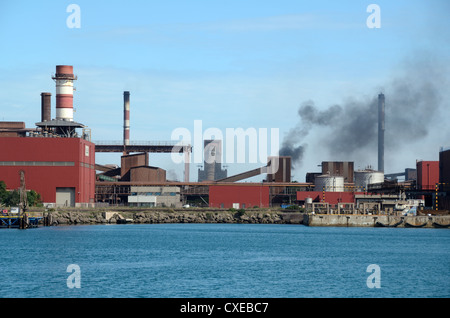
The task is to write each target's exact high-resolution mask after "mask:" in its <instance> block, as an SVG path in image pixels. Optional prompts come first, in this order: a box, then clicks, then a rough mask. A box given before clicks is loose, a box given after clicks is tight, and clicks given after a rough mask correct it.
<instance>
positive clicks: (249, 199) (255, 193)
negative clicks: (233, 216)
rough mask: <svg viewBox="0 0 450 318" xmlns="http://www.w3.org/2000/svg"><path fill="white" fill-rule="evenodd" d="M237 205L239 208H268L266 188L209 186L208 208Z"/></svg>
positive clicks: (227, 207)
mask: <svg viewBox="0 0 450 318" xmlns="http://www.w3.org/2000/svg"><path fill="white" fill-rule="evenodd" d="M233 203H239V208H244V205H245V208H252V207H254V206H257V207H269V187H268V186H245V185H242V186H241V185H229V186H228V185H211V186H210V187H209V206H210V207H212V208H225V209H229V208H232V207H233Z"/></svg>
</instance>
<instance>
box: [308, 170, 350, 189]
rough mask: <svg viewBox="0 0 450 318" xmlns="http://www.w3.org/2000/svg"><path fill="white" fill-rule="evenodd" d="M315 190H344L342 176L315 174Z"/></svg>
mask: <svg viewBox="0 0 450 318" xmlns="http://www.w3.org/2000/svg"><path fill="white" fill-rule="evenodd" d="M314 190H315V191H324V190H325V191H327V192H342V191H344V177H343V176H330V175H328V174H325V175H321V176H317V177H316V179H315V182H314Z"/></svg>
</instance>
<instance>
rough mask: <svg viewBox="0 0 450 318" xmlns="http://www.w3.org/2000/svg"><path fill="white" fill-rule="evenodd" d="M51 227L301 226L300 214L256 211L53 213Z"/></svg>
mask: <svg viewBox="0 0 450 318" xmlns="http://www.w3.org/2000/svg"><path fill="white" fill-rule="evenodd" d="M47 215H48V225H74V224H110V223H113V224H114V223H120V222H121V221H126V223H135V224H151V223H255V224H301V223H302V220H303V215H302V214H300V213H280V212H254V213H249V212H245V213H238V212H232V211H219V212H171V211H167V212H161V211H157V212H84V211H83V212H49V213H48V214H47Z"/></svg>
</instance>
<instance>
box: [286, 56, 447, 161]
mask: <svg viewBox="0 0 450 318" xmlns="http://www.w3.org/2000/svg"><path fill="white" fill-rule="evenodd" d="M439 74H440V72H439V66H438V65H435V64H434V63H431V62H430V61H423V60H415V61H412V62H411V63H410V65H406V67H405V69H404V71H403V74H402V76H398V77H397V78H395V79H394V80H392V81H391V82H390V83H389V84H388V85H386V86H385V89H383V90H384V91H385V92H386V94H387V95H388V96H389V105H390V107H389V108H388V111H387V113H386V118H387V119H388V123H387V124H388V126H389V129H388V130H386V140H387V141H388V143H387V144H386V149H388V150H389V149H395V151H396V152H398V151H400V150H401V148H402V147H404V146H407V145H409V144H410V143H411V142H412V141H416V140H419V139H421V138H424V137H425V136H427V135H428V131H429V129H430V127H432V119H433V118H434V116H435V115H436V114H437V113H438V112H439V107H440V104H441V96H440V93H439V92H440V89H442V88H441V86H442V85H443V83H445V81H443V80H442V78H441V77H442V76H439ZM377 109H378V96H377V95H376V94H374V95H373V96H372V97H370V98H359V99H355V98H352V99H347V100H346V101H345V102H344V103H342V105H333V106H330V107H328V108H326V109H325V110H319V109H318V108H317V107H316V106H315V105H314V102H312V101H308V102H305V103H303V104H302V105H301V106H300V108H299V109H298V115H299V122H298V124H297V125H296V126H295V127H294V128H292V129H291V130H290V131H289V132H288V134H287V135H286V136H285V138H284V140H283V142H282V146H281V149H280V155H291V156H292V161H293V167H294V168H295V166H297V167H298V166H299V165H300V164H301V161H302V159H303V157H304V155H305V151H306V148H307V146H308V144H307V143H306V136H307V135H308V134H309V133H310V132H311V131H313V130H314V129H315V128H320V129H321V131H323V132H326V135H325V136H324V137H322V138H323V139H322V138H321V139H319V140H315V141H314V145H315V147H318V148H319V147H320V148H326V149H327V150H328V152H329V153H330V155H332V157H333V158H338V157H340V160H351V161H360V162H362V163H364V164H367V163H369V162H371V160H373V158H376V157H377V155H376V150H377V139H378V138H377V131H378V112H377V111H376V110H377ZM383 135H384V134H383ZM319 138H320V137H319ZM383 139H384V138H383ZM383 144H384V143H383ZM383 148H384V147H383ZM318 150H320V149H318ZM381 168H382V169H385V167H384V165H383V166H382V167H381Z"/></svg>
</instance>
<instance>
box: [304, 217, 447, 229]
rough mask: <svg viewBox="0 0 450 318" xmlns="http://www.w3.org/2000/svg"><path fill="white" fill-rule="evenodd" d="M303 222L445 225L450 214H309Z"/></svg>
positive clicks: (359, 225) (327, 224)
mask: <svg viewBox="0 0 450 318" xmlns="http://www.w3.org/2000/svg"><path fill="white" fill-rule="evenodd" d="M303 224H304V225H308V226H346V227H376V226H380V227H383V226H385V227H424V228H435V227H441V226H443V227H445V226H447V227H448V226H449V224H450V216H449V215H444V216H435V215H433V216H393V215H366V214H307V215H305V216H304V218H303Z"/></svg>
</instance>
